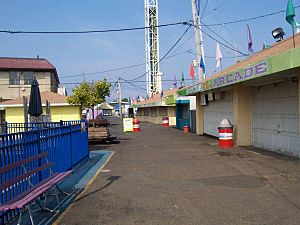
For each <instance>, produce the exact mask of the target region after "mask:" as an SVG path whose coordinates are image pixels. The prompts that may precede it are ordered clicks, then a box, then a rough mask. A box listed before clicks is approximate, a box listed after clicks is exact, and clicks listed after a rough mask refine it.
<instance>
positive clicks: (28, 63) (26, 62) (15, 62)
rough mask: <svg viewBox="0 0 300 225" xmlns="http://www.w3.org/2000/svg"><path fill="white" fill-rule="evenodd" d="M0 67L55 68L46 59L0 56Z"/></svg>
mask: <svg viewBox="0 0 300 225" xmlns="http://www.w3.org/2000/svg"><path fill="white" fill-rule="evenodd" d="M0 69H34V70H56V69H55V67H54V66H53V65H52V64H51V63H49V62H48V60H46V59H41V58H39V59H38V58H2V57H0Z"/></svg>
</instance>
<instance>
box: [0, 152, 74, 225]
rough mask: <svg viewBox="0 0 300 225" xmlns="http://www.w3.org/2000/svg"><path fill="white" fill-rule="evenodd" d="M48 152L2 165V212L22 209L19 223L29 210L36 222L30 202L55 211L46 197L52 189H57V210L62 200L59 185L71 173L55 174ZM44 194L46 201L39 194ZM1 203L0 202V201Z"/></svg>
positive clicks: (0, 169) (0, 209)
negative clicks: (48, 206)
mask: <svg viewBox="0 0 300 225" xmlns="http://www.w3.org/2000/svg"><path fill="white" fill-rule="evenodd" d="M47 156H48V152H43V153H40V154H38V155H35V156H32V157H28V158H24V159H22V160H19V161H16V162H14V163H11V164H9V165H7V166H4V167H1V168H0V179H1V180H0V181H1V184H0V191H1V192H2V200H0V201H3V199H6V201H4V203H2V204H1V205H0V212H7V211H11V210H16V209H19V210H20V211H19V219H18V225H19V224H20V223H21V220H22V214H23V212H25V211H28V213H29V217H30V220H31V224H32V225H34V221H33V216H32V210H31V203H32V202H33V201H35V202H36V203H37V206H38V207H39V209H41V210H43V211H45V210H46V211H50V212H53V211H55V210H53V209H49V208H46V202H47V196H48V194H49V193H50V191H53V192H54V195H55V197H56V201H57V207H58V210H60V202H59V198H58V191H59V192H61V193H63V194H67V193H65V192H63V191H62V190H61V189H60V188H59V187H58V186H57V184H58V183H59V182H61V181H62V180H63V179H64V178H66V177H67V176H68V175H70V174H71V173H72V170H68V171H66V172H63V173H53V171H52V169H51V167H52V166H53V163H51V162H49V161H48V159H47ZM42 195H43V197H44V198H43V199H44V200H43V201H44V202H43V204H42V203H41V201H39V199H38V198H39V197H41V196H42ZM0 203H1V202H0Z"/></svg>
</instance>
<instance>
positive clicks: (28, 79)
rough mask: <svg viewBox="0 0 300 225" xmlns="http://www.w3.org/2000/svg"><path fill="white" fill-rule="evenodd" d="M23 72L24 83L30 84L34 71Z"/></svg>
mask: <svg viewBox="0 0 300 225" xmlns="http://www.w3.org/2000/svg"><path fill="white" fill-rule="evenodd" d="M23 74H24V85H31V84H32V81H33V76H34V72H32V71H26V72H23Z"/></svg>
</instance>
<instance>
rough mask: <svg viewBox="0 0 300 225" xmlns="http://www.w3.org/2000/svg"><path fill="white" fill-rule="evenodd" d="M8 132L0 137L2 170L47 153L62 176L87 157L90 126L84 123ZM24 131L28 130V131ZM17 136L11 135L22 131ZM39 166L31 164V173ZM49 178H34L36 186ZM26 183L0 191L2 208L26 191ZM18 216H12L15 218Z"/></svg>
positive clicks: (1, 218)
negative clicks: (62, 173) (25, 159)
mask: <svg viewBox="0 0 300 225" xmlns="http://www.w3.org/2000/svg"><path fill="white" fill-rule="evenodd" d="M5 125H6V128H7V130H6V131H8V132H7V133H5V134H0V170H1V168H2V167H5V166H8V165H10V164H13V163H17V162H18V161H21V160H22V159H24V158H28V157H31V156H36V155H37V154H40V153H43V152H46V151H48V152H49V155H48V160H49V161H51V162H52V163H53V167H52V170H53V171H54V172H63V171H66V170H69V169H71V168H73V167H75V166H76V165H78V164H79V162H81V161H82V160H84V159H86V158H87V157H88V153H89V152H88V126H86V124H85V122H83V123H82V122H81V121H65V122H60V123H34V124H31V123H30V124H29V123H28V124H5ZM24 129H27V131H25V130H24ZM20 130H23V131H22V132H15V133H12V131H20ZM38 166H39V165H36V164H32V165H31V168H28V170H33V169H35V168H37V167H38ZM21 171H22V170H20V168H16V171H15V172H14V173H9V174H6V173H4V174H1V176H0V183H4V182H6V181H9V180H11V179H14V178H15V177H17V176H20V173H21ZM48 176H49V174H39V175H37V174H33V175H32V177H33V179H32V181H33V182H36V183H37V182H41V181H42V180H43V179H46V178H47V177H48ZM24 184H25V182H23V183H22V182H20V184H19V186H18V187H16V186H14V187H11V188H9V189H7V190H0V205H1V204H4V203H6V202H9V201H10V199H12V198H14V197H15V196H17V195H18V194H19V193H20V191H21V190H22V191H24V188H25V189H26V188H28V187H27V186H26V185H24ZM14 213H16V212H12V214H14ZM12 214H11V213H10V214H7V213H5V214H3V213H2V212H0V224H4V223H6V221H8V220H9V219H10V218H11V217H13V215H12Z"/></svg>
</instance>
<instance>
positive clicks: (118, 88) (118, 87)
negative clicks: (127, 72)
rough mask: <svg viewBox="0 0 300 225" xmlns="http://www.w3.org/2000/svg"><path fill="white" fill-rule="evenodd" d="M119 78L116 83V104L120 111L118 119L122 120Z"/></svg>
mask: <svg viewBox="0 0 300 225" xmlns="http://www.w3.org/2000/svg"><path fill="white" fill-rule="evenodd" d="M120 80H121V78H120V77H119V79H118V83H117V102H118V103H119V110H120V118H121V119H122V97H121V83H120Z"/></svg>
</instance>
